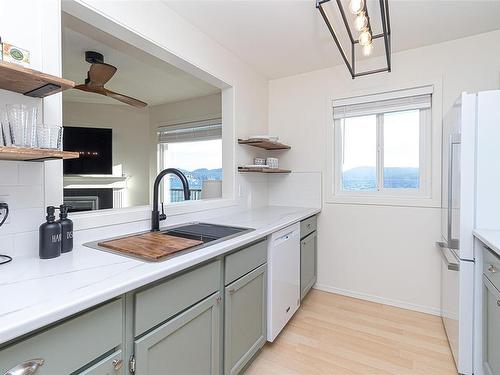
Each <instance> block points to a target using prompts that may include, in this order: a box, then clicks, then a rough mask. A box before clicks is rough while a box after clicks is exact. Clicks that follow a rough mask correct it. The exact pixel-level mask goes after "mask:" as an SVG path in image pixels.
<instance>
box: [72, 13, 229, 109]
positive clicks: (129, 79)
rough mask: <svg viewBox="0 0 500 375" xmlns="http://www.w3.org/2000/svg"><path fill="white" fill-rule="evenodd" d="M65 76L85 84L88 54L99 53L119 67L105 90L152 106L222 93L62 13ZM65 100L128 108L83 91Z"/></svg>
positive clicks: (88, 65)
mask: <svg viewBox="0 0 500 375" xmlns="http://www.w3.org/2000/svg"><path fill="white" fill-rule="evenodd" d="M62 22H63V29H62V30H63V32H62V34H63V48H62V51H63V76H64V78H67V79H70V80H72V81H75V82H76V83H77V84H80V83H83V82H84V80H85V78H86V77H87V71H88V70H89V67H90V64H89V63H87V62H86V61H85V51H88V50H90V51H97V52H100V53H102V54H103V55H104V61H105V62H106V63H109V64H111V65H114V66H116V67H117V68H118V70H117V72H116V74H115V75H114V76H113V78H111V80H110V81H109V82H108V83H107V84H106V88H108V89H110V90H112V91H116V92H119V93H121V94H125V95H128V96H132V97H134V98H137V99H139V100H142V101H144V102H146V103H148V104H149V105H158V104H164V103H172V102H177V101H181V100H185V99H191V98H196V97H201V96H205V95H210V94H214V93H217V92H220V89H219V88H217V87H215V86H212V85H210V84H208V83H206V82H204V81H202V80H200V79H199V78H196V77H194V76H192V75H190V74H188V73H185V72H184V71H182V70H180V69H178V68H176V67H174V66H173V65H170V64H168V63H167V62H165V61H162V60H160V59H158V58H156V57H154V56H151V55H150V54H148V53H145V52H143V51H141V50H140V49H138V48H135V47H133V46H131V45H129V44H127V43H125V42H123V41H121V40H119V39H117V38H115V37H113V36H111V35H109V34H107V33H105V32H103V31H101V30H99V29H96V28H95V27H93V26H91V25H89V24H87V23H84V22H82V21H80V20H78V19H77V18H74V17H72V16H70V15H68V14H65V13H63V21H62ZM63 100H64V101H74V102H85V103H103V104H117V105H126V104H123V103H121V102H119V101H117V100H114V99H111V98H108V97H106V96H102V95H98V94H93V93H88V92H84V91H80V90H68V91H65V92H64V93H63Z"/></svg>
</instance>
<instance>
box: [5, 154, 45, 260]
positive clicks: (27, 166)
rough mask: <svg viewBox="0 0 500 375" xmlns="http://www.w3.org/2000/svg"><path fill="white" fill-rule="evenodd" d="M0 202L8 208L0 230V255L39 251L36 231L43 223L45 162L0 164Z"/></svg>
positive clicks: (9, 162)
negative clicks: (8, 211)
mask: <svg viewBox="0 0 500 375" xmlns="http://www.w3.org/2000/svg"><path fill="white" fill-rule="evenodd" d="M0 201H3V202H7V203H8V205H9V209H10V213H9V218H8V219H7V222H6V223H5V224H4V225H3V226H2V227H0V253H1V254H9V255H19V254H18V251H17V250H19V251H21V249H23V251H25V252H26V251H29V252H31V253H33V252H36V251H38V245H37V239H38V234H37V233H38V232H37V231H38V227H39V226H40V224H41V223H42V222H43V221H44V220H45V213H44V211H45V210H44V207H45V199H44V163H35V162H15V161H0ZM24 249H26V250H24ZM31 255H33V254H31Z"/></svg>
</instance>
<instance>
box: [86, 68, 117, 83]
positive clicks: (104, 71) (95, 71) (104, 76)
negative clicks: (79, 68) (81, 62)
mask: <svg viewBox="0 0 500 375" xmlns="http://www.w3.org/2000/svg"><path fill="white" fill-rule="evenodd" d="M115 73H116V67H115V66H113V65H109V64H104V63H94V64H92V65H91V66H90V70H89V80H90V82H89V85H90V86H104V84H105V83H106V82H108V81H109V80H110V79H111V78H112V77H113V75H114V74H115Z"/></svg>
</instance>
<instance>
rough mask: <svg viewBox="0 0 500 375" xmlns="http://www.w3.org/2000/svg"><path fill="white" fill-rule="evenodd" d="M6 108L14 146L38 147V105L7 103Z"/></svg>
mask: <svg viewBox="0 0 500 375" xmlns="http://www.w3.org/2000/svg"><path fill="white" fill-rule="evenodd" d="M6 108H7V119H8V122H9V134H10V141H11V144H12V146H14V147H36V146H37V142H36V141H37V139H36V119H37V109H36V107H35V106H30V105H25V104H7V105H6Z"/></svg>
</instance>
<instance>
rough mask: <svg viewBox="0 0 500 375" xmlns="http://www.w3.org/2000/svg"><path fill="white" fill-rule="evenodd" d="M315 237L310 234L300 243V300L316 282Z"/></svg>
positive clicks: (314, 233)
mask: <svg viewBox="0 0 500 375" xmlns="http://www.w3.org/2000/svg"><path fill="white" fill-rule="evenodd" d="M316 252H317V235H316V232H312V233H311V234H309V235H308V236H307V237H306V238H303V239H302V240H301V241H300V299H303V298H304V297H305V296H306V294H307V293H308V292H309V290H310V289H311V288H312V286H313V285H314V283H315V282H316V275H317V260H316Z"/></svg>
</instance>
